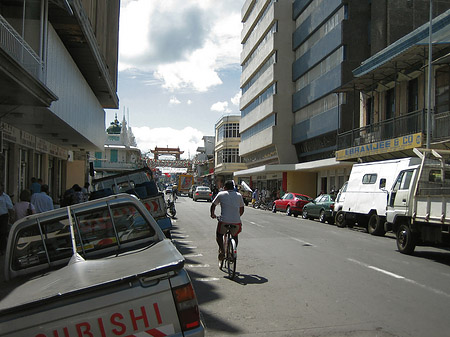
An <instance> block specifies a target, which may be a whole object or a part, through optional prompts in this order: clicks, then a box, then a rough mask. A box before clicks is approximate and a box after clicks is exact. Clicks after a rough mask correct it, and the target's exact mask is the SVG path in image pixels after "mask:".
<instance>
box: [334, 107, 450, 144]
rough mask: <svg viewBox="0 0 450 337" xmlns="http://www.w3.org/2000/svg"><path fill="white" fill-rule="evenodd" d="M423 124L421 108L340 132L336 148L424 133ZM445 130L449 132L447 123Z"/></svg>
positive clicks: (423, 114)
mask: <svg viewBox="0 0 450 337" xmlns="http://www.w3.org/2000/svg"><path fill="white" fill-rule="evenodd" d="M435 117H436V116H435ZM449 120H450V118H449V117H448V116H447V123H448V121H449ZM424 125H425V112H424V111H423V110H418V111H414V112H411V113H408V114H406V115H402V116H398V117H394V118H391V119H387V120H384V121H381V122H378V123H373V124H371V125H367V126H364V127H361V128H358V129H353V130H350V131H347V132H344V133H341V134H339V135H338V139H337V149H338V150H343V149H347V148H350V147H354V146H362V145H366V144H371V143H375V142H380V141H384V140H389V139H393V138H396V137H401V136H406V135H411V134H415V133H420V132H423V133H425V129H424ZM446 132H447V134H448V133H449V129H448V124H447V130H446ZM441 133H442V132H441Z"/></svg>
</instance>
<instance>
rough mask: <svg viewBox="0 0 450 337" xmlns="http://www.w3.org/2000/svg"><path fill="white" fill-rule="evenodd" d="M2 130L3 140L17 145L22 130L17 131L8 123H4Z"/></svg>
mask: <svg viewBox="0 0 450 337" xmlns="http://www.w3.org/2000/svg"><path fill="white" fill-rule="evenodd" d="M2 130H3V139H4V140H6V141H8V142H11V143H17V142H18V141H19V139H20V130H19V129H16V128H15V127H14V126H11V125H9V124H6V123H2Z"/></svg>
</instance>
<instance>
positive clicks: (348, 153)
mask: <svg viewBox="0 0 450 337" xmlns="http://www.w3.org/2000/svg"><path fill="white" fill-rule="evenodd" d="M422 139H423V137H422V133H415V134H412V135H406V136H402V137H398V138H394V139H387V140H383V141H380V142H376V143H370V144H365V145H360V146H354V147H350V148H348V149H344V150H339V151H336V160H346V159H352V158H360V157H367V156H373V155H377V154H382V153H389V152H395V151H402V150H406V149H412V148H415V147H420V146H422Z"/></svg>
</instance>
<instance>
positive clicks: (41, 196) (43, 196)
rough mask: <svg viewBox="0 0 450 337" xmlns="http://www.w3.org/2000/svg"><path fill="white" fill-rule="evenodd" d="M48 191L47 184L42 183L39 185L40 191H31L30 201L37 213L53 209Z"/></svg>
mask: <svg viewBox="0 0 450 337" xmlns="http://www.w3.org/2000/svg"><path fill="white" fill-rule="evenodd" d="M48 192H49V189H48V185H46V184H44V185H42V186H41V192H40V193H33V195H32V196H31V203H32V204H33V205H34V207H35V208H36V212H37V213H42V212H46V211H51V210H52V209H53V200H52V198H51V197H50V196H49V195H48Z"/></svg>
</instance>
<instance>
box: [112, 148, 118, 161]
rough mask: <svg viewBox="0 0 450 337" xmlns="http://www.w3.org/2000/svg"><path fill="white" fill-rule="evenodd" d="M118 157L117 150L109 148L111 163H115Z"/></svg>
mask: <svg viewBox="0 0 450 337" xmlns="http://www.w3.org/2000/svg"><path fill="white" fill-rule="evenodd" d="M118 158H119V153H118V151H117V150H111V158H110V160H111V163H117V161H118Z"/></svg>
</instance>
